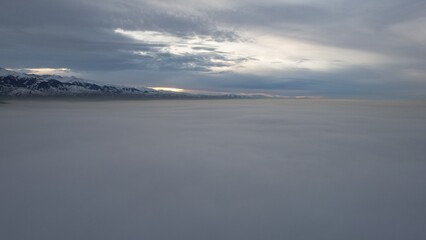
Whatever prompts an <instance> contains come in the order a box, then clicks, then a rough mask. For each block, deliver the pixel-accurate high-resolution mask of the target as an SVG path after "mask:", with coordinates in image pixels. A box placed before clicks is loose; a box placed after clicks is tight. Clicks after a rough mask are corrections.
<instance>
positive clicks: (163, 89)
mask: <svg viewBox="0 0 426 240" xmlns="http://www.w3.org/2000/svg"><path fill="white" fill-rule="evenodd" d="M149 88H151V89H154V90H157V91H168V92H185V89H182V88H172V87H149Z"/></svg>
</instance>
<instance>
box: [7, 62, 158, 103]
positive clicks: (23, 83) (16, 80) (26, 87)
mask: <svg viewBox="0 0 426 240" xmlns="http://www.w3.org/2000/svg"><path fill="white" fill-rule="evenodd" d="M157 94H162V93H160V92H159V91H155V90H153V89H150V88H138V89H137V88H132V87H121V86H112V85H101V84H95V83H89V82H87V81H85V80H83V79H79V78H76V77H61V76H55V75H34V74H25V73H19V72H14V71H9V70H6V69H3V68H0V95H3V96H102V95H106V96H121V95H125V96H135V95H141V96H142V95H143V96H144V95H157Z"/></svg>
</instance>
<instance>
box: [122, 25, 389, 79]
mask: <svg viewBox="0 0 426 240" xmlns="http://www.w3.org/2000/svg"><path fill="white" fill-rule="evenodd" d="M115 33H118V34H121V35H124V36H127V37H129V38H132V39H135V40H138V41H142V42H144V43H150V44H161V45H164V46H162V47H159V49H158V51H159V52H161V53H170V54H173V55H180V56H183V55H187V56H188V55H194V56H197V55H203V54H204V55H207V56H210V59H209V63H213V64H212V66H209V68H208V69H209V70H210V71H213V72H221V71H234V72H240V73H256V74H262V73H268V74H270V73H271V71H272V72H273V71H280V72H283V71H290V70H302V69H303V70H311V71H332V70H336V69H342V68H348V67H353V66H371V65H377V64H384V63H386V62H387V61H389V60H387V59H386V58H385V57H384V56H380V55H377V54H373V53H368V52H363V51H358V50H353V49H344V48H338V47H331V46H323V45H319V44H315V43H310V42H306V41H300V40H296V39H291V38H285V37H281V36H277V35H272V34H268V33H263V32H245V33H240V35H242V36H243V37H242V39H248V40H245V41H215V40H214V39H213V38H211V37H209V36H197V35H193V36H187V37H179V36H175V35H172V34H170V33H165V32H155V31H129V30H123V29H115ZM136 54H138V55H142V56H153V54H151V53H149V52H145V51H142V52H141V51H138V52H136ZM209 54H210V55H209ZM218 55H219V56H223V57H224V58H218V57H217V56H218ZM239 59H244V61H238V60H239ZM215 63H216V64H215Z"/></svg>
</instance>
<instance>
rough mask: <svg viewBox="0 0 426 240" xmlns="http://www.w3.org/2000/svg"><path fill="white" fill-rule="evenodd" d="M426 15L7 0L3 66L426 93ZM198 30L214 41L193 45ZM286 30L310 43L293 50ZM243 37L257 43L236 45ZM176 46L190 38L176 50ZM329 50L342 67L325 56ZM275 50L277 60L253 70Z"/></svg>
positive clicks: (415, 0) (250, 5) (421, 8)
mask: <svg viewBox="0 0 426 240" xmlns="http://www.w3.org/2000/svg"><path fill="white" fill-rule="evenodd" d="M424 23H426V2H425V1H420V0H408V1H402V0H386V1H385V0H379V1H365V2H363V3H362V4H360V3H359V2H353V1H348V0H334V1H325V0H324V1H309V0H304V1H292V0H282V1H277V0H271V1H268V2H264V3H262V4H261V3H259V2H258V1H252V0H239V1H233V2H229V1H216V2H214V3H209V2H206V1H192V0H178V1H150V0H146V1H143V0H128V1H115V0H103V1H96V2H87V1H82V0H68V1H65V0H57V1H48V0H31V1H30V0H20V1H16V0H13V1H12V0H3V1H2V2H1V4H0V35H1V38H0V66H2V67H8V68H38V67H40V68H42V67H53V68H60V67H67V68H71V69H72V70H73V71H75V72H84V74H86V76H90V77H92V78H95V79H97V80H102V79H105V80H106V81H109V80H110V79H109V78H108V77H107V76H106V77H105V75H109V73H107V74H102V72H106V71H107V72H110V73H112V72H114V73H117V74H116V75H120V74H121V75H120V77H119V79H121V80H120V81H122V83H126V82H129V83H135V81H136V80H138V81H139V83H140V84H145V83H150V84H151V83H152V81H153V80H152V79H153V78H154V77H155V78H156V79H155V81H157V83H158V84H155V85H161V84H168V83H170V82H173V83H174V84H175V86H181V87H191V86H196V87H199V88H204V89H223V88H231V89H240V90H243V89H255V90H259V91H263V90H265V91H266V90H267V91H272V90H274V91H280V90H281V89H286V90H288V91H291V90H294V91H295V92H297V91H302V90H303V91H305V92H309V93H313V94H315V93H317V94H324V95H331V94H334V93H335V92H338V91H341V92H340V93H341V94H352V95H357V94H359V95H363V93H369V94H370V93H371V92H372V90H371V89H378V90H379V89H395V87H394V86H398V87H399V88H400V89H401V91H399V93H401V94H402V95H406V93H407V92H409V93H410V94H409V95H410V96H412V95H415V96H419V95H421V92H425V89H426V83H425V80H426V71H424V70H423V69H426V61H425V60H424V56H425V55H426V33H424V30H422V29H424V28H422V26H424ZM116 29H123V31H127V32H129V33H138V32H147V31H151V32H153V33H155V34H159V35H161V36H167V37H174V38H177V39H178V40H179V41H178V42H168V41H159V42H152V41H148V40H149V39H148V40H145V39H142V40H141V39H135V38H132V37H129V36H126V35H123V34H119V33H117V32H115V30H116ZM271 36H272V37H275V38H276V39H278V40H276V41H273V43H272V44H275V45H270V46H268V47H269V50H270V52H266V50H265V49H264V48H261V47H264V46H262V45H261V44H260V43H258V42H257V40H256V39H257V38H258V37H264V38H265V39H266V40H268V37H271ZM280 38H282V39H284V40H283V41H282V42H280V40H279V39H280ZM195 39H202V40H203V41H210V42H212V43H213V44H202V43H201V44H196V45H194V44H192V42H193V41H194V40H195ZM286 39H292V40H293V41H300V42H303V43H304V44H308V45H309V46H312V49H309V50H306V51H305V50H304V47H301V48H298V49H299V50H297V51H299V52H297V51H296V53H292V52H291V50H292V47H293V46H292V44H291V42H290V43H289V42H286ZM228 43H234V45H232V44H228ZM239 43H242V44H250V43H251V45H246V46H245V48H242V49H238V46H237V45H235V44H239ZM257 46H259V49H254V48H256V47H257ZM176 47H178V48H185V49H188V50H185V51H186V52H185V51H183V50H182V49H178V50H179V51H180V52H179V51H178V52H176V49H175V48H176ZM275 47H276V48H277V51H276V52H277V53H280V54H281V56H280V57H281V59H278V60H276V59H275V60H274V59H273V57H272V56H271V60H270V63H268V62H265V56H263V58H262V57H259V58H258V56H256V55H255V54H259V53H260V54H262V53H265V54H271V55H273V54H274V53H275V51H274V48H275ZM324 47H326V48H329V49H326V50H324V49H322V48H324ZM224 48H225V49H226V51H224V50H223V49H224ZM317 49H320V50H319V53H317ZM342 49H343V50H345V51H346V50H347V51H346V52H345V51H342ZM289 50H290V51H289ZM250 51H253V52H250ZM351 51H352V52H351ZM354 51H355V52H354ZM253 53H255V54H254V55H253ZM312 53H314V55H312ZM354 53H355V55H354ZM356 53H362V54H364V55H365V53H368V54H372V56H374V58H375V60H371V59H367V58H366V60H365V63H364V64H363V66H361V65H360V64H359V62H361V63H362V62H363V57H364V55H361V56H360V57H358V56H357V55H356ZM250 54H251V55H250ZM295 54H296V56H295ZM297 54H298V55H297ZM287 55H288V56H287ZM352 55H354V56H353V57H351V56H352ZM258 59H259V60H258ZM300 59H309V60H308V61H300ZM377 59H379V60H377ZM354 60H355V61H354ZM256 61H258V62H256ZM333 61H335V64H336V65H339V64H340V65H342V66H343V69H341V68H340V67H338V68H333V67H330V66H329V65H333ZM280 62H281V64H282V65H281V66H282V67H281V70H279V71H276V70H277V67H275V68H274V71H268V70H264V71H263V72H262V71H260V70H257V67H263V68H264V67H265V66H266V67H267V66H268V64H269V65H271V66H273V65H274V64H279V63H280ZM283 62H284V63H283ZM245 63H251V65H249V67H251V68H253V69H249V67H248V66H246V65H244V64H245ZM324 64H326V66H324ZM327 64H328V65H327ZM299 65H300V66H299ZM324 68H326V69H325V70H324ZM244 69H246V70H247V71H243V72H240V71H242V70H244ZM117 71H118V72H117ZM156 71H157V72H156ZM176 73H177V74H176ZM212 73H215V74H212ZM113 75H114V74H113ZM136 76H138V77H137V79H136ZM176 79H179V80H176ZM254 79H255V80H254ZM313 83H315V84H313ZM371 86H374V87H371ZM412 86H416V87H414V88H413V87H412ZM413 89H417V92H415V91H414V90H413ZM379 92H382V93H381V94H390V90H389V91H388V92H387V93H383V92H386V91H378V92H377V93H379ZM392 92H396V93H398V91H395V90H392ZM371 95H374V94H371Z"/></svg>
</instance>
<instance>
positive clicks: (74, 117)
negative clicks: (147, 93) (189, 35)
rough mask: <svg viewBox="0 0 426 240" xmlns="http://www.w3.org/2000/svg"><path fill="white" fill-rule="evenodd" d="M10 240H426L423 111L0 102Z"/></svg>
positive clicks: (304, 103)
mask: <svg viewBox="0 0 426 240" xmlns="http://www.w3.org/2000/svg"><path fill="white" fill-rule="evenodd" d="M0 130H1V131H0V133H1V138H0V141H1V142H0V143H1V144H0V154H1V155H0V157H1V161H0V239H5V240H14V239H19V240H20V239H43V240H44V239H55V240H59V239H60V240H63V239H65V240H67V239H70V240H74V239H90V240H94V239H99V240H106V239H111V240H112V239H124V240H127V239H135V240H136V239H185V240H187V239H189V240H192V239H194V240H195V239H197V240H204V239H232V240H234V239H244V240H245V239H324V240H329V239H345V240H348V239H354V240H355V239H357V240H358V239H374V240H380V239H386V240H389V239H395V240H400V239H419V240H420V239H421V240H424V239H426V228H425V226H426V185H425V184H426V104H425V103H420V102H417V103H414V102H368V101H357V102H351V101H332V100H215V101H209V100H200V101H110V102H109V101H100V102H66V101H60V102H43V101H37V102H30V101H22V102H11V103H9V104H0Z"/></svg>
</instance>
